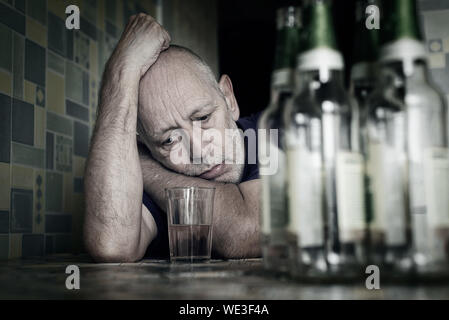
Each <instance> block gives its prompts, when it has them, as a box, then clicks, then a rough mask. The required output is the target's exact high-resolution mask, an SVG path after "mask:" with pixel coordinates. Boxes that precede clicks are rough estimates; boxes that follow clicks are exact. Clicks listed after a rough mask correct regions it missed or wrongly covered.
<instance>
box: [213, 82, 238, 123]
mask: <svg viewBox="0 0 449 320" xmlns="http://www.w3.org/2000/svg"><path fill="white" fill-rule="evenodd" d="M218 86H219V87H220V90H221V92H222V93H223V95H224V97H225V100H226V105H227V106H228V110H229V111H230V112H231V114H232V119H233V120H234V121H237V120H238V119H239V118H240V109H239V105H238V103H237V99H235V95H234V89H233V87H232V82H231V78H229V76H227V75H226V74H224V75H222V76H221V78H220V82H219V83H218Z"/></svg>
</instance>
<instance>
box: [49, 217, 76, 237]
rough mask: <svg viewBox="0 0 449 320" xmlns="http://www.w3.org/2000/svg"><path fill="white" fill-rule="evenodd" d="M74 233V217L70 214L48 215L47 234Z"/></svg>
mask: <svg viewBox="0 0 449 320" xmlns="http://www.w3.org/2000/svg"><path fill="white" fill-rule="evenodd" d="M71 231H72V216H71V215H68V214H47V215H46V216H45V232H46V233H69V232H71Z"/></svg>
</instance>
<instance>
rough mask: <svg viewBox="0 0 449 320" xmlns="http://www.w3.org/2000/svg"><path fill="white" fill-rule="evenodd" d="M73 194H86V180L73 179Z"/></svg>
mask: <svg viewBox="0 0 449 320" xmlns="http://www.w3.org/2000/svg"><path fill="white" fill-rule="evenodd" d="M73 192H75V193H83V192H84V179H83V178H75V179H73Z"/></svg>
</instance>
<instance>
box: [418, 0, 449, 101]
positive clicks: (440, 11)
mask: <svg viewBox="0 0 449 320" xmlns="http://www.w3.org/2000/svg"><path fill="white" fill-rule="evenodd" d="M420 8H421V13H422V21H423V31H424V35H425V37H426V39H427V50H428V52H429V57H430V68H431V69H432V76H433V79H434V81H435V82H436V83H437V84H438V85H439V87H440V88H441V89H442V90H443V92H445V93H446V95H447V98H448V99H449V0H420Z"/></svg>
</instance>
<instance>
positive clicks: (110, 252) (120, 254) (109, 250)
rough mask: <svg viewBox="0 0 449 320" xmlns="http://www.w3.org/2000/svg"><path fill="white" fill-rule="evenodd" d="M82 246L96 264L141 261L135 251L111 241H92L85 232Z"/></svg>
mask: <svg viewBox="0 0 449 320" xmlns="http://www.w3.org/2000/svg"><path fill="white" fill-rule="evenodd" d="M84 245H85V248H86V250H87V253H88V254H89V255H90V256H91V257H92V259H93V260H94V261H95V262H97V263H125V262H136V261H139V260H141V259H142V257H143V254H140V253H139V252H138V250H137V249H135V248H132V247H130V246H129V245H127V246H121V245H118V244H115V243H114V242H113V241H110V240H106V239H101V238H100V239H99V238H98V237H96V239H93V238H92V237H90V236H89V233H87V232H86V231H85V235H84Z"/></svg>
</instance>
